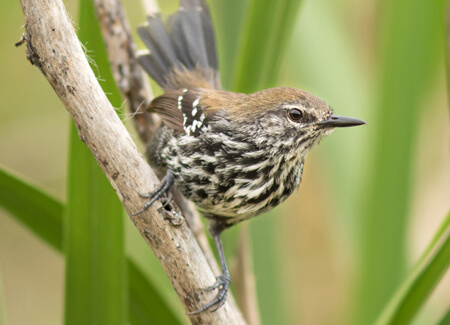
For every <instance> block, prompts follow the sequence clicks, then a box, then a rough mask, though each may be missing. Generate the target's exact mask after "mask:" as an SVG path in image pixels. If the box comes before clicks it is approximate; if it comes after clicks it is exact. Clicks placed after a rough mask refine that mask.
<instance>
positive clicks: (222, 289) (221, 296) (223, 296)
mask: <svg viewBox="0 0 450 325" xmlns="http://www.w3.org/2000/svg"><path fill="white" fill-rule="evenodd" d="M230 283H231V280H230V275H229V274H222V275H219V276H218V277H216V282H215V283H214V284H213V285H212V286H210V287H207V288H203V289H202V290H206V291H212V290H215V289H219V293H218V294H217V296H216V298H214V300H213V301H211V302H209V303H207V304H206V305H204V306H202V307H201V308H200V309H198V310H196V311H193V312H191V313H188V314H187V315H196V314H199V313H201V312H203V311H205V310H208V309H210V308H212V309H211V311H212V312H214V311H216V310H217V309H219V308H220V307H222V306H223V304H225V301H227V293H228V289H229V287H230Z"/></svg>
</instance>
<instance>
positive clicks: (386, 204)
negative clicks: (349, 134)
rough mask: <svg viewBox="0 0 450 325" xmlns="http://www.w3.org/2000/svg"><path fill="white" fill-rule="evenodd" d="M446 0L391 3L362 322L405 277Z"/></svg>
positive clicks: (369, 196)
mask: <svg viewBox="0 0 450 325" xmlns="http://www.w3.org/2000/svg"><path fill="white" fill-rule="evenodd" d="M443 17H444V12H443V2H442V1H422V0H398V1H390V0H386V1H384V3H383V5H382V6H381V14H380V17H379V21H380V22H382V25H381V26H380V27H381V35H380V36H381V39H380V44H381V50H380V54H379V55H378V57H379V58H380V60H381V61H380V71H379V79H378V85H377V88H376V91H377V95H378V98H377V100H376V106H375V108H376V114H377V116H376V118H375V119H374V120H373V121H369V126H370V127H368V130H371V131H372V132H373V134H372V135H373V139H374V141H373V144H372V148H373V149H372V150H373V154H372V155H371V156H370V157H369V158H368V159H369V160H368V161H371V162H372V164H371V167H372V169H371V170H370V172H369V180H368V182H367V183H366V184H365V189H363V191H362V193H364V196H365V197H364V198H363V200H362V201H363V202H364V205H363V207H362V210H361V213H360V214H361V216H364V219H363V220H362V233H361V240H362V242H361V246H360V250H361V251H360V253H361V255H360V260H361V274H362V277H361V282H360V286H359V289H360V290H359V291H360V292H359V298H358V299H357V301H358V305H357V306H356V310H357V311H358V312H359V316H358V318H357V321H356V323H358V324H369V323H372V322H373V321H374V320H375V317H376V316H377V315H378V314H379V312H380V311H381V308H382V307H383V305H384V304H385V302H386V301H387V299H389V297H390V296H391V295H392V294H393V290H394V288H396V287H397V286H398V285H399V284H400V283H401V281H402V279H403V277H404V276H405V271H406V270H405V269H406V258H405V251H406V250H405V243H406V238H405V237H406V230H407V229H408V227H407V225H408V222H409V220H408V216H409V210H410V198H411V191H410V189H411V188H412V186H411V185H412V182H411V175H412V168H413V162H414V157H415V153H414V147H415V143H416V137H417V136H416V135H417V129H418V127H419V122H420V116H421V112H420V108H421V107H422V105H421V104H422V101H423V100H424V99H425V96H426V95H427V92H428V91H429V90H430V87H431V86H432V83H431V82H430V81H431V80H432V79H431V78H432V77H433V73H435V72H436V71H437V69H436V68H437V64H438V62H439V60H438V55H439V54H441V53H442V39H441V37H442V34H441V31H442V30H443V28H444V26H443V19H442V18H443Z"/></svg>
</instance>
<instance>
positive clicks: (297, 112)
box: [289, 108, 303, 121]
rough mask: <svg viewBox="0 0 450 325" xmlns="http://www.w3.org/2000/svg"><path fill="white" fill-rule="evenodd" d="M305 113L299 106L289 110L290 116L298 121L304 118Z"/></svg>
mask: <svg viewBox="0 0 450 325" xmlns="http://www.w3.org/2000/svg"><path fill="white" fill-rule="evenodd" d="M302 116H303V113H302V111H301V110H299V109H298V108H293V109H291V110H290V111H289V117H290V118H291V120H293V121H298V120H300V119H301V118H302Z"/></svg>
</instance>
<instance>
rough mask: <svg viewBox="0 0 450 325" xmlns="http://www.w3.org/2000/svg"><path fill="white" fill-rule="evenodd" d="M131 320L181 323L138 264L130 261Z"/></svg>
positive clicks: (143, 324)
mask: <svg viewBox="0 0 450 325" xmlns="http://www.w3.org/2000/svg"><path fill="white" fill-rule="evenodd" d="M128 276H129V293H130V303H129V304H130V311H129V313H130V322H131V324H133V325H148V324H181V322H180V320H179V319H178V317H177V316H176V315H175V314H174V313H173V312H172V310H171V309H170V307H169V306H168V305H167V304H166V303H165V300H164V299H163V298H162V296H161V295H159V294H158V292H157V289H156V288H155V287H153V286H152V283H151V282H150V281H148V280H147V279H146V277H145V275H144V274H143V273H142V271H141V270H140V269H139V268H138V267H137V266H136V264H134V263H132V262H130V261H128Z"/></svg>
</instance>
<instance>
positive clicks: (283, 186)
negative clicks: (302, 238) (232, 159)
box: [174, 162, 303, 222]
mask: <svg viewBox="0 0 450 325" xmlns="http://www.w3.org/2000/svg"><path fill="white" fill-rule="evenodd" d="M263 165H264V167H263V168H264V172H263V171H262V169H255V170H245V169H230V168H229V167H230V166H228V168H223V169H221V168H219V167H220V166H215V168H212V166H211V164H210V163H207V162H205V163H204V164H197V166H195V165H188V164H182V165H179V166H178V168H177V170H176V171H175V172H174V174H175V182H176V186H177V188H178V189H179V190H180V191H181V193H183V195H184V196H185V197H186V198H187V199H189V200H191V201H193V202H194V203H195V204H196V205H197V207H198V208H199V209H200V210H201V211H202V212H204V213H206V214H210V215H215V216H220V217H229V218H235V219H237V220H238V221H237V222H240V221H242V220H245V219H248V218H251V217H254V216H256V215H259V214H262V213H264V212H267V211H269V210H270V209H272V208H273V207H275V206H277V205H278V204H280V203H281V202H283V201H284V200H285V199H287V198H288V197H289V196H290V195H291V194H292V192H293V191H294V189H296V188H298V186H299V184H300V182H301V174H302V170H303V162H295V163H293V164H290V165H284V166H283V167H284V168H280V166H279V164H278V165H277V164H272V165H271V164H270V163H267V164H263Z"/></svg>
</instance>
